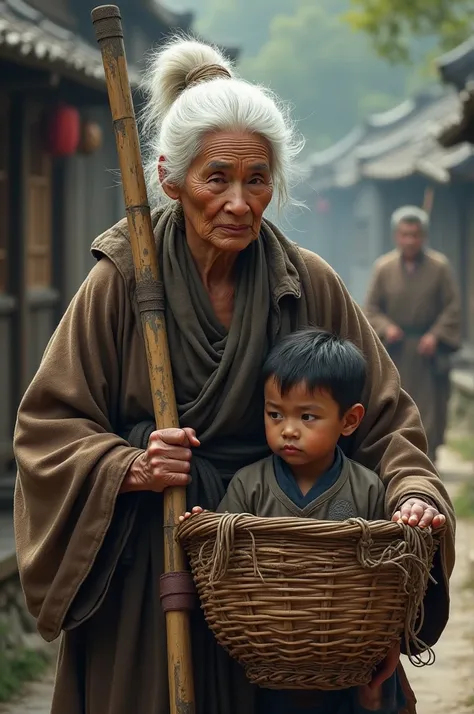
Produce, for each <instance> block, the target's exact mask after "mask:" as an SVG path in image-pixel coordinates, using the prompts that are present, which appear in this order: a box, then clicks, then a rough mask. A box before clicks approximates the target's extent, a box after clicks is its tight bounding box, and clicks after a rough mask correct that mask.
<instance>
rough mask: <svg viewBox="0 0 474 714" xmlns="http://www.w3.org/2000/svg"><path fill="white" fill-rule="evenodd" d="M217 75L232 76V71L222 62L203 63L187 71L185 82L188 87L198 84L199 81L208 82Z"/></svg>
mask: <svg viewBox="0 0 474 714" xmlns="http://www.w3.org/2000/svg"><path fill="white" fill-rule="evenodd" d="M217 77H227V78H228V79H230V77H232V75H231V73H230V72H229V71H228V70H227V69H226V68H225V67H223V66H222V65H220V64H202V65H200V66H199V67H195V68H194V69H192V70H191V71H190V72H188V73H187V75H186V78H185V80H184V84H185V85H186V88H187V87H190V86H192V85H193V84H197V83H198V82H208V81H209V80H211V79H215V78H217Z"/></svg>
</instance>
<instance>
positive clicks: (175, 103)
mask: <svg viewBox="0 0 474 714" xmlns="http://www.w3.org/2000/svg"><path fill="white" fill-rule="evenodd" d="M204 65H219V66H220V67H223V68H224V69H225V70H227V72H228V73H229V74H230V77H229V78H228V77H223V76H222V74H221V75H220V76H216V77H211V78H210V79H206V81H200V82H196V83H195V84H190V86H188V87H187V86H186V81H185V80H186V77H187V75H188V74H189V72H191V71H192V70H196V69H197V68H200V67H203V66H204ZM142 85H143V88H144V90H145V92H146V94H147V101H146V104H145V106H144V108H143V110H142V112H141V120H142V122H141V129H142V131H141V133H142V144H143V153H144V168H145V176H146V179H147V186H148V192H149V199H150V202H151V203H152V204H155V205H156V204H157V203H158V204H159V203H163V202H165V201H166V200H167V197H166V195H165V193H164V191H163V189H162V187H161V184H160V181H159V178H158V170H157V166H158V159H159V157H160V156H164V157H166V178H167V181H168V182H169V183H174V184H176V185H178V186H182V185H183V183H184V180H185V178H186V174H187V171H188V169H189V166H190V164H191V163H192V161H193V160H194V158H195V157H196V156H197V155H198V154H199V151H200V148H201V142H202V139H203V137H204V136H205V135H206V134H207V133H208V132H215V131H244V132H249V133H252V134H257V135H259V136H261V137H262V138H264V139H265V140H266V141H267V142H268V144H269V145H270V148H271V173H272V181H273V186H274V188H275V193H276V195H277V198H278V205H279V206H281V205H283V204H285V203H286V202H287V201H288V200H289V199H290V190H291V187H292V184H293V180H294V179H296V178H297V177H298V170H297V167H296V163H295V159H296V157H297V155H298V154H299V152H300V151H301V149H302V148H303V144H304V140H303V139H302V138H301V137H300V136H299V134H298V133H297V132H296V129H295V125H294V123H293V122H292V121H291V119H290V117H289V112H288V110H287V109H286V108H285V107H284V106H283V104H282V103H281V102H280V101H279V100H278V99H277V97H276V96H275V95H274V94H273V93H272V92H271V91H270V90H269V89H266V88H264V87H260V86H257V85H254V84H251V83H249V82H246V81H244V80H243V79H240V78H238V77H237V76H236V74H235V70H234V69H233V66H232V63H231V62H229V60H227V59H226V58H225V57H224V55H223V54H222V52H221V51H220V50H219V49H217V48H215V47H212V46H210V45H208V44H205V43H202V42H199V41H197V40H194V39H192V38H189V37H174V38H173V39H171V40H170V41H169V42H168V43H167V44H166V45H165V46H164V47H162V48H160V49H159V50H157V51H154V52H153V53H152V54H151V57H150V61H149V63H148V68H147V70H146V72H145V74H144V79H143V82H142Z"/></svg>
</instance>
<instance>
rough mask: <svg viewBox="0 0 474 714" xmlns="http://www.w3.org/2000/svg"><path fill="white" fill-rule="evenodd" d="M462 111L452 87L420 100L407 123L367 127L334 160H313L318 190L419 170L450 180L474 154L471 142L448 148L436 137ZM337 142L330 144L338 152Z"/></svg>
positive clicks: (389, 177) (401, 175)
mask: <svg viewBox="0 0 474 714" xmlns="http://www.w3.org/2000/svg"><path fill="white" fill-rule="evenodd" d="M460 109H461V107H460V100H459V96H458V94H457V93H456V92H454V91H447V92H446V93H444V94H443V95H441V96H438V97H432V99H431V101H430V102H429V103H427V102H423V103H421V104H418V108H417V110H416V111H412V112H409V113H407V114H406V115H405V117H404V119H403V121H401V120H399V121H397V122H394V123H393V124H392V125H391V126H390V125H389V126H387V127H386V130H385V131H383V132H382V131H378V132H373V131H366V132H365V134H364V135H362V136H361V138H360V140H359V141H357V142H354V143H353V145H352V146H351V147H350V148H348V150H347V151H346V153H345V154H343V155H340V156H338V157H336V158H335V159H334V160H333V161H332V162H330V163H328V164H326V165H324V164H319V165H318V164H316V165H315V164H313V165H312V173H311V179H310V184H311V186H312V187H313V188H314V189H316V190H323V189H327V188H330V187H337V188H344V187H349V186H353V185H355V184H357V183H358V182H359V181H360V180H361V179H364V178H368V179H376V180H397V179H401V178H406V177H408V176H411V175H413V174H416V173H419V174H424V175H426V176H429V177H430V178H431V179H432V180H434V181H439V182H446V181H449V180H450V176H451V173H454V172H461V171H462V168H463V167H464V166H465V165H467V163H469V165H470V164H471V163H472V157H473V156H474V151H473V149H472V148H471V146H470V145H468V144H465V143H464V144H460V145H459V146H456V147H455V148H452V149H451V148H450V149H447V148H443V147H442V146H441V145H440V143H439V141H438V137H439V135H440V133H441V131H442V130H443V128H444V127H445V126H447V125H449V124H452V123H453V122H456V121H457V120H459V115H460ZM340 143H341V142H340ZM340 143H339V145H340ZM337 146H338V144H335V145H334V147H332V149H333V151H334V152H335V149H336V147H337ZM330 151H331V149H328V150H327V152H330Z"/></svg>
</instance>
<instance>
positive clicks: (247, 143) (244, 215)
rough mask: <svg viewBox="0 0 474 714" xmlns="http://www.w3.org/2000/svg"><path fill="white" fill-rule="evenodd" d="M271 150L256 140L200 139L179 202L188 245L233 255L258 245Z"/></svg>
mask: <svg viewBox="0 0 474 714" xmlns="http://www.w3.org/2000/svg"><path fill="white" fill-rule="evenodd" d="M270 158H271V155H270V147H269V145H268V144H267V142H266V141H265V140H264V139H262V138H261V137H259V136H256V135H254V134H246V133H232V132H219V133H215V134H209V135H208V136H206V137H205V138H204V141H203V143H202V149H201V152H200V154H199V155H198V156H197V157H196V159H195V160H194V161H193V162H192V164H191V166H190V167H189V170H188V174H187V176H186V181H185V184H184V186H183V187H176V188H174V187H172V189H171V190H172V191H174V194H175V195H172V193H170V190H169V189H168V191H167V192H168V194H169V195H171V196H172V197H173V198H177V199H178V200H180V201H181V203H182V206H183V209H184V214H185V218H186V234H187V239H188V242H189V243H190V244H192V243H193V241H194V242H195V241H196V240H201V241H206V242H207V243H208V244H209V245H212V246H213V247H214V248H215V249H217V250H220V251H230V252H235V253H238V252H240V251H241V250H244V249H245V248H246V247H247V246H248V245H249V244H250V243H251V242H252V241H254V240H257V238H258V236H259V232H260V224H261V221H262V216H263V212H264V211H265V209H266V208H267V206H268V204H269V203H270V200H271V198H272V193H273V187H272V180H271V174H270V168H271V167H270Z"/></svg>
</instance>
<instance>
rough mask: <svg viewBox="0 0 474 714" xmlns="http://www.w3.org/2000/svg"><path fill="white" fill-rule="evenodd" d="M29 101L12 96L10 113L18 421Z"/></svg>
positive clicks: (24, 342)
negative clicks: (27, 112)
mask: <svg viewBox="0 0 474 714" xmlns="http://www.w3.org/2000/svg"><path fill="white" fill-rule="evenodd" d="M26 111H27V109H26V101H25V97H24V96H22V95H21V94H15V95H13V96H12V102H11V113H10V121H11V125H10V126H11V128H10V231H9V233H10V245H9V251H8V252H9V256H10V268H9V291H8V292H9V294H10V295H13V296H14V298H15V300H16V305H17V310H16V314H15V316H14V319H13V322H12V344H11V349H12V365H13V385H12V404H11V410H12V420H13V423H15V419H16V412H17V410H18V405H19V402H20V399H21V397H22V395H23V393H24V391H25V389H26V387H27V386H28V384H29V381H30V370H29V354H30V352H29V307H28V296H27V286H26V266H27V242H26V221H27V211H28V199H27V196H26V174H27V171H28V136H27V131H26Z"/></svg>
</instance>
